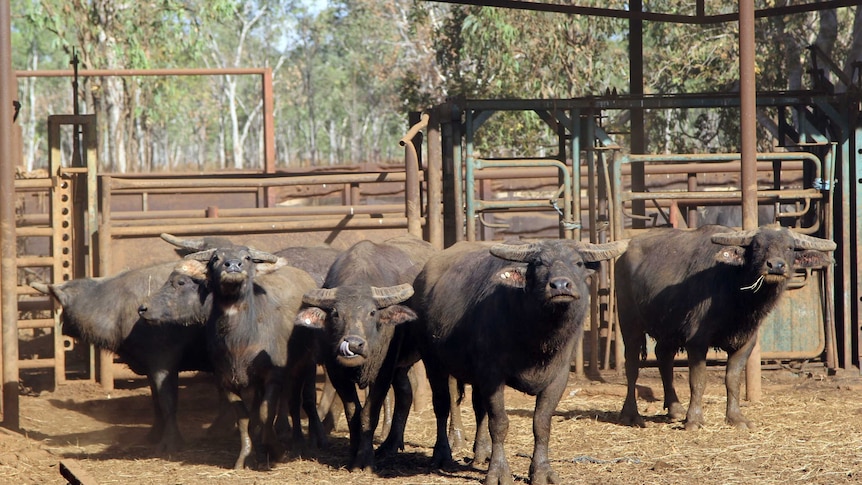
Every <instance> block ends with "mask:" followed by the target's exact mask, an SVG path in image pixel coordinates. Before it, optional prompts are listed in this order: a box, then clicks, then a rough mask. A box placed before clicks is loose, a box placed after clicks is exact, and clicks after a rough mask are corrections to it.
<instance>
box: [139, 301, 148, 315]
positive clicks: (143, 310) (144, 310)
mask: <svg viewBox="0 0 862 485" xmlns="http://www.w3.org/2000/svg"><path fill="white" fill-rule="evenodd" d="M146 311H147V305H146V304H143V305H141V306H139V307H138V315H143V314H144V313H146Z"/></svg>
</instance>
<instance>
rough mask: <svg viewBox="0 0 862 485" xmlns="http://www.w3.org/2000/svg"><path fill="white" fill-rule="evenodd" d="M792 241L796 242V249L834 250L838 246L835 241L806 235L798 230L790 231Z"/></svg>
mask: <svg viewBox="0 0 862 485" xmlns="http://www.w3.org/2000/svg"><path fill="white" fill-rule="evenodd" d="M790 235H791V237H793V241H794V242H795V243H796V249H816V250H818V251H835V248H837V247H838V245H837V244H835V241H830V240H829V239H821V238H819V237H814V236H807V235H805V234H799V233H798V232H793V231H790Z"/></svg>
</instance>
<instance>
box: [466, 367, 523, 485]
mask: <svg viewBox="0 0 862 485" xmlns="http://www.w3.org/2000/svg"><path fill="white" fill-rule="evenodd" d="M473 387H474V389H475V388H476V387H478V385H477V383H473ZM504 387H505V386H504V385H503V384H500V385H499V386H497V387H495V388H488V387H485V386H483V388H482V389H481V390H479V394H480V395H482V397H483V401H484V405H485V409H486V410H487V411H488V431H489V432H490V434H491V461H490V463H489V464H488V475H487V476H486V477H485V485H514V483H515V480H514V478H513V477H512V471H511V469H510V468H509V461H508V460H507V459H506V449H505V446H504V445H505V443H506V435H508V434H509V416H507V415H506V405H505V401H504V398H503V390H504ZM474 395H476V392H474Z"/></svg>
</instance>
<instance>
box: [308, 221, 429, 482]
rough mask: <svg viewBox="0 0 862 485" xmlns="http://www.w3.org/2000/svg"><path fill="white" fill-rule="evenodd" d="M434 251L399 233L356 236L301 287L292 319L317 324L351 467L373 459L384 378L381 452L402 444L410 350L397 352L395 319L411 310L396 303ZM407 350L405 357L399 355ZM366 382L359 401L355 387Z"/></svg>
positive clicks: (399, 337)
mask: <svg viewBox="0 0 862 485" xmlns="http://www.w3.org/2000/svg"><path fill="white" fill-rule="evenodd" d="M433 252H434V249H433V247H432V246H431V245H430V244H428V243H427V242H425V241H422V240H420V239H417V238H414V237H410V236H404V237H398V238H393V239H389V240H387V241H385V242H383V243H374V242H371V241H360V242H358V243H356V244H354V245H353V246H352V247H351V248H350V249H348V250H347V251H345V252H344V253H342V254H341V255H340V256H339V257H338V259H336V261H335V263H333V265H332V267H331V268H330V270H329V273H328V274H327V276H326V281H325V282H324V284H323V286H324V287H323V288H322V289H317V290H312V291H309V292H307V293H306V294H305V296H304V297H303V302H304V303H305V305H307V307H306V308H304V309H302V310H301V311H300V312H299V313H298V315H297V319H296V323H297V324H298V325H304V326H308V327H312V328H317V329H323V334H324V337H323V338H324V345H323V359H324V364H325V366H326V372H327V374H328V375H329V379H330V380H331V382H332V384H333V385H334V386H335V389H336V391H337V392H338V395H339V397H340V398H341V400H342V402H343V404H344V411H345V416H346V418H347V423H348V427H349V429H350V464H349V466H350V468H351V469H366V470H371V469H373V467H374V451H373V441H372V440H373V437H374V431H375V429H376V428H377V423H378V420H379V417H380V409H381V406H382V405H383V401H384V399H385V397H386V394H387V392H388V390H389V387H390V385H392V387H393V388H394V390H395V410H394V413H393V414H394V415H393V422H392V426H391V429H390V432H389V435H388V436H387V438H386V440H385V441H384V442H383V444H381V445H380V448H379V449H378V454H379V455H382V456H386V455H389V454H391V453H394V452H396V451H397V450H398V449H401V448H403V447H404V425H405V423H406V420H407V415H408V413H409V410H410V405H411V403H412V400H413V396H412V388H411V385H410V382H409V378H408V375H407V372H408V369H409V367H410V365H412V363H413V362H415V361H416V358H417V357H416V355H415V352H409V351H405V352H403V353H402V352H401V350H402V349H401V343H402V341H403V335H404V333H405V330H404V328H403V326H402V325H401V324H403V323H405V322H408V321H412V320H414V319H415V318H416V314H415V313H414V312H413V310H411V309H410V308H409V307H407V306H405V305H402V304H401V303H403V302H405V301H406V300H407V299H409V298H410V296H411V295H412V294H413V289H412V287H411V286H410V283H412V282H413V279H414V277H415V276H416V274H417V273H419V271H420V270H421V269H422V266H423V264H424V263H425V261H426V260H427V259H428V257H429V256H430V255H431V254H432V253H433ZM405 354H409V356H410V357H411V358H406V355H405ZM357 386H358V387H360V388H362V389H365V388H367V389H368V395H367V396H366V399H365V403H364V405H363V403H362V402H360V400H359V395H358V393H357V390H356V387H357Z"/></svg>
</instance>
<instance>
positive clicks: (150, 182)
mask: <svg viewBox="0 0 862 485" xmlns="http://www.w3.org/2000/svg"><path fill="white" fill-rule="evenodd" d="M405 180H406V175H405V173H404V172H382V173H349V174H326V175H299V176H295V177H266V178H258V177H250V178H240V177H231V178H220V177H212V178H210V177H204V178H200V177H199V178H170V179H163V178H162V179H152V178H133V177H128V176H122V175H116V174H112V176H111V185H110V190H111V191H113V192H117V191H118V190H123V189H138V190H140V189H167V188H172V189H187V188H195V187H201V186H204V185H205V186H206V187H207V188H210V189H221V188H231V187H233V188H236V187H238V186H240V187H249V188H252V187H254V188H259V187H276V186H294V185H318V184H333V185H334V184H344V183H372V182H404V181H405ZM212 192H217V191H215V190H212ZM218 192H220V190H219V191H218Z"/></svg>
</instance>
